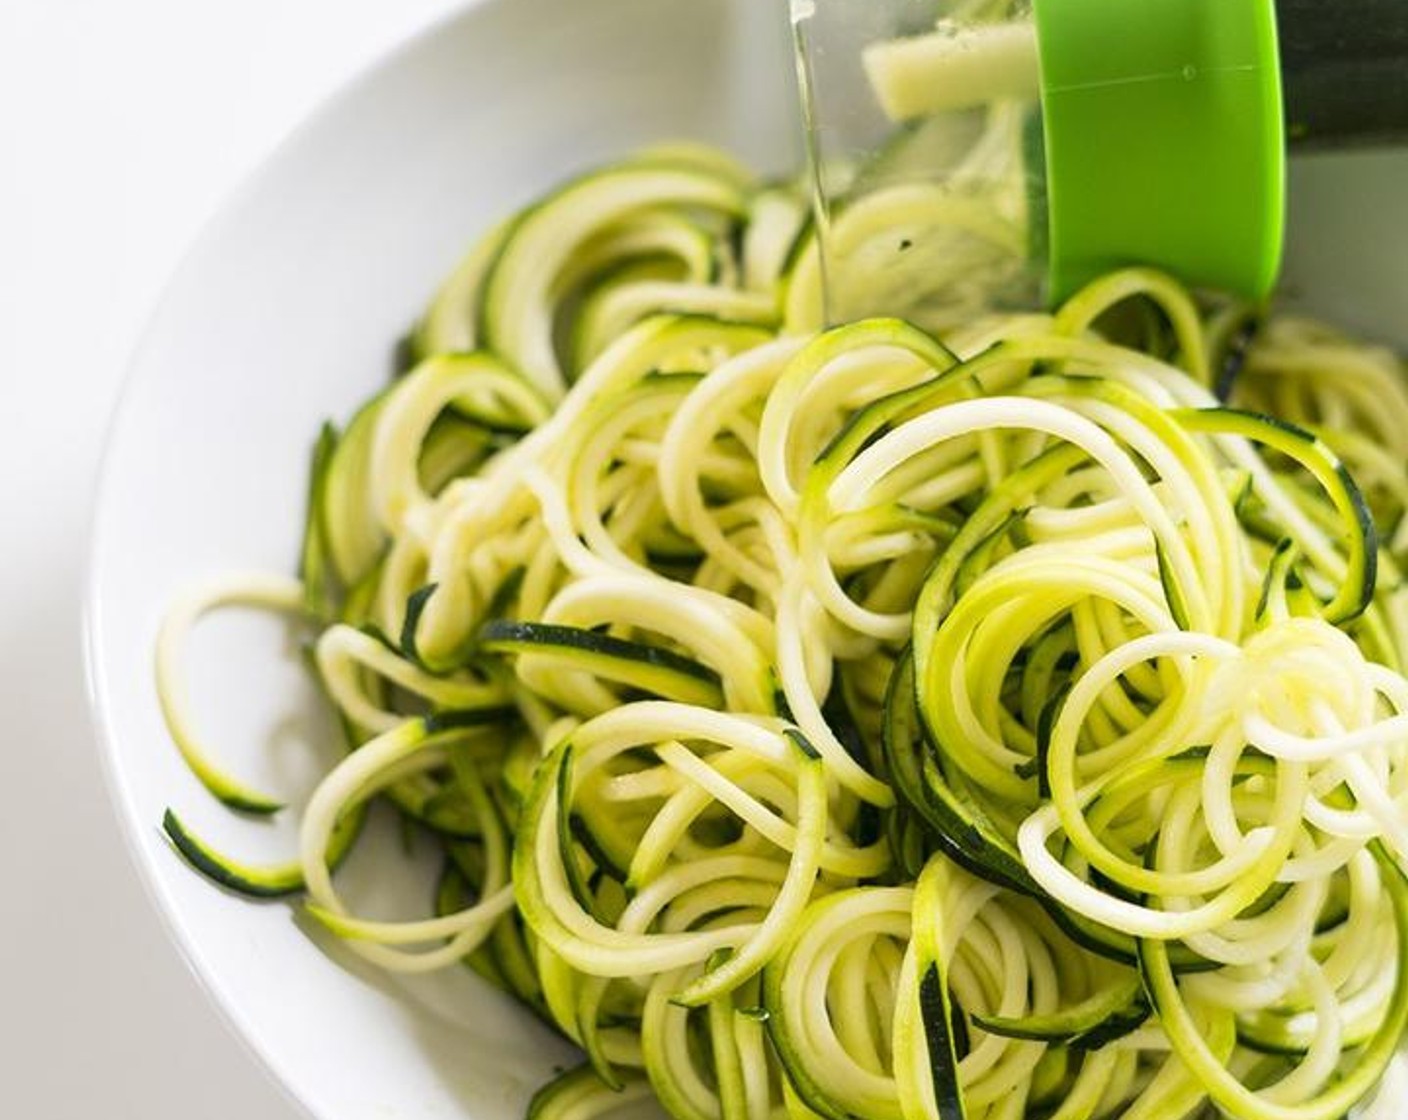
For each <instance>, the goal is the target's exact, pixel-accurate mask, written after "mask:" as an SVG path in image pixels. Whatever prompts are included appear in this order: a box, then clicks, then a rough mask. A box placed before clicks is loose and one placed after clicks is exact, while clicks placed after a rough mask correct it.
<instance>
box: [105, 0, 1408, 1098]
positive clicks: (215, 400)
mask: <svg viewBox="0 0 1408 1120" xmlns="http://www.w3.org/2000/svg"><path fill="white" fill-rule="evenodd" d="M785 44H786V25H785V5H784V4H783V3H782V0H590V2H586V0H492V2H485V3H480V4H476V5H473V6H472V7H470V8H469V9H468V10H466V11H465V12H463V14H461V15H459V16H458V17H456V18H455V19H453V20H451V21H449V22H447V23H445V24H443V25H442V26H440V27H439V28H437V29H436V30H435V31H433V32H432V33H431V34H429V35H427V36H425V37H423V38H421V39H420V40H418V41H416V42H414V43H413V44H411V45H410V46H409V47H407V48H404V49H402V50H400V51H398V52H397V53H396V54H395V55H393V56H392V57H391V58H389V59H388V60H387V61H385V62H384V63H382V64H381V65H380V66H378V67H376V68H375V69H374V70H372V71H371V72H370V73H369V74H367V75H366V76H365V77H364V78H362V79H361V80H360V81H358V82H357V83H355V84H354V85H353V87H352V88H351V89H350V90H349V91H348V92H347V93H345V94H344V95H343V96H341V97H340V98H338V99H337V100H336V101H335V102H334V103H332V104H331V105H330V106H329V107H327V108H326V109H325V110H324V111H323V112H321V113H319V114H318V115H317V116H316V117H315V118H314V119H313V121H312V122H311V123H309V124H308V125H307V126H305V127H304V128H303V129H302V130H301V131H299V132H298V133H297V134H296V136H295V137H294V138H293V139H292V140H291V141H290V142H289V143H287V144H286V145H285V146H284V147H283V149H282V150H281V151H280V152H279V154H278V155H277V156H276V157H275V158H274V159H273V160H271V161H270V162H269V164H268V166H267V167H266V168H265V169H264V170H263V171H262V172H261V173H260V174H259V175H258V176H256V177H255V178H254V179H253V181H252V182H251V183H249V184H248V185H247V186H246V188H245V189H244V190H243V191H242V192H241V193H240V195H239V196H238V197H237V198H236V199H235V200H234V201H233V202H232V203H231V205H230V206H229V207H228V208H227V210H226V211H225V213H224V214H223V216H222V217H221V218H220V219H219V220H218V221H217V222H216V223H215V224H214V225H213V226H212V228H211V229H210V230H209V231H208V232H207V233H206V235H205V236H204V238H203V239H202V240H201V241H200V243H199V245H198V246H197V247H196V249H195V250H194V251H193V252H192V254H191V255H190V257H189V259H188V260H187V261H186V263H185V265H184V267H183V268H182V269H181V271H180V273H179V274H178V276H177V278H176V280H175V281H174V283H173V284H172V287H171V290H170V292H169V294H168V296H167V298H166V300H165V302H164V304H163V305H162V307H161V310H160V312H159V313H158V315H157V316H156V318H155V321H154V322H153V323H152V325H151V328H150V331H149V333H148V335H147V338H146V342H145V344H144V346H143V347H142V349H141V351H140V353H139V355H138V357H137V359H136V362H135V365H134V368H133V370H132V373H131V380H130V383H129V386H128V389H127V392H126V395H125V397H124V400H123V403H122V406H121V408H120V411H119V413H118V416H117V419H116V422H115V425H114V429H113V434H112V437H111V442H110V446H109V448H108V452H107V458H106V465H105V473H104V479H103V485H102V489H101V495H100V499H99V507H98V512H97V520H96V527H95V537H94V556H93V570H92V584H91V592H90V594H91V599H90V603H89V635H88V639H89V661H90V670H91V681H92V694H93V702H94V705H95V711H96V722H97V726H98V728H99V730H100V733H101V738H102V740H103V751H104V756H105V758H106V762H107V766H108V770H109V772H110V776H111V779H112V785H113V789H114V791H115V795H116V797H117V799H118V801H119V803H120V806H121V814H122V816H123V818H124V820H125V821H126V824H127V827H128V833H129V839H130V840H131V843H132V846H133V849H134V851H135V852H136V856H137V860H138V862H139V864H140V865H141V868H142V870H143V872H144V874H145V877H146V880H147V882H148V883H149V884H150V886H151V888H152V893H153V895H154V896H155V898H156V900H157V903H158V905H159V907H160V908H161V910H162V911H163V913H164V914H165V916H166V918H167V919H168V920H169V922H170V925H171V928H172V930H173V932H174V935H175V938H176V941H177V942H178V944H179V945H180V947H181V949H182V951H183V952H184V953H185V954H186V956H187V957H188V958H189V960H190V962H191V963H192V965H193V966H194V968H195V970H196V971H197V972H198V974H199V975H200V976H201V977H202V978H203V979H204V981H205V982H206V984H207V985H208V987H209V989H210V991H211V992H212V994H213V995H214V997H215V999H216V1001H217V1002H218V1003H219V1005H220V1006H221V1008H222V1009H223V1010H224V1011H225V1013H226V1014H227V1015H228V1016H229V1018H230V1020H231V1021H232V1023H233V1025H234V1027H235V1029H236V1030H237V1032H238V1033H239V1034H240V1035H241V1036H242V1037H243V1038H244V1039H245V1040H246V1041H247V1042H248V1043H249V1044H250V1045H251V1046H252V1047H253V1048H254V1050H255V1051H256V1052H257V1053H258V1054H259V1055H260V1056H261V1057H262V1059H263V1060H264V1061H265V1062H266V1063H267V1065H268V1066H269V1068H270V1069H271V1070H272V1071H273V1073H274V1074H275V1076H276V1077H277V1078H278V1079H279V1080H280V1081H281V1082H282V1084H283V1085H284V1086H285V1087H286V1088H287V1089H288V1090H289V1092H290V1094H291V1096H293V1097H294V1098H295V1099H296V1100H298V1101H299V1102H301V1103H302V1104H303V1105H304V1106H305V1107H306V1108H307V1109H308V1111H309V1112H311V1113H312V1114H313V1115H314V1116H316V1117H320V1118H325V1120H333V1118H336V1120H373V1118H377V1120H384V1118H386V1117H391V1116H394V1117H398V1118H401V1120H418V1118H421V1117H439V1118H442V1120H447V1118H451V1117H473V1118H474V1120H499V1118H504V1120H508V1118H510V1117H512V1118H514V1120H516V1118H517V1117H519V1116H521V1115H522V1108H523V1105H524V1103H525V1101H526V1099H527V1097H528V1095H529V1093H530V1092H531V1091H532V1089H533V1087H535V1086H536V1085H537V1084H538V1083H539V1082H540V1081H541V1080H542V1079H543V1078H544V1077H545V1076H546V1075H547V1074H548V1073H549V1072H550V1070H551V1068H552V1066H553V1065H554V1064H556V1063H560V1062H564V1061H568V1060H571V1059H570V1054H569V1053H568V1052H567V1050H566V1048H565V1047H564V1046H563V1045H562V1044H561V1043H560V1042H559V1041H558V1040H556V1039H555V1038H553V1037H552V1036H551V1035H550V1034H549V1033H548V1032H547V1031H545V1030H543V1029H541V1028H540V1027H538V1026H537V1025H536V1024H534V1023H533V1022H531V1021H530V1019H529V1018H528V1016H526V1015H525V1014H523V1013H521V1012H520V1011H518V1010H516V1009H515V1008H514V1006H513V1005H512V1004H511V1002H510V1001H509V1000H507V999H506V998H504V997H502V996H500V995H499V994H498V993H496V992H494V991H493V990H491V989H489V988H488V987H487V986H485V985H483V984H480V983H479V982H477V980H476V979H475V978H473V977H471V976H469V975H468V974H466V973H464V972H462V971H461V970H451V971H450V972H447V973H442V974H438V975H436V976H434V977H431V978H426V979H422V980H419V981H417V982H415V983H404V982H401V981H397V980H391V979H388V978H386V977H383V976H380V975H376V974H374V973H372V972H371V971H369V970H367V969H365V968H361V967H358V966H357V965H356V964H355V963H354V962H352V961H350V960H349V959H348V957H347V955H346V954H345V953H340V952H339V951H338V950H337V947H336V946H329V945H328V944H327V942H326V940H325V939H321V938H318V937H317V935H316V933H313V932H311V931H309V930H307V929H305V928H303V927H302V926H301V925H300V924H298V923H297V922H296V920H295V918H294V910H293V909H292V908H291V907H290V906H288V905H287V904H283V903H274V904H269V905H262V906H260V905H252V904H250V903H248V902H245V901H242V900H239V899H236V898H232V897H230V896H227V895H225V894H223V893H221V892H220V891H218V890H216V889H214V888H213V887H211V885H210V884H209V883H207V882H206V881H204V880H203V879H201V878H199V877H198V876H196V875H195V874H193V873H192V872H191V871H190V870H189V869H188V868H187V867H185V866H184V865H183V864H182V863H181V862H180V861H179V860H178V859H177V858H176V857H175V855H174V854H173V853H172V852H171V851H170V849H169V848H168V846H167V845H166V843H165V842H164V840H163V838H162V836H161V833H160V830H159V822H160V820H161V815H162V811H163V809H165V808H166V807H167V806H168V805H169V806H173V807H175V808H177V809H178V811H180V812H181V813H182V815H183V816H184V817H185V819H186V820H187V821H188V822H189V823H190V824H191V825H192V826H194V827H195V828H196V829H197V830H199V831H201V832H203V833H204V834H205V835H207V836H208V837H210V838H211V839H213V840H215V841H216V842H219V843H224V844H227V845H230V846H231V847H236V848H238V849H239V850H240V851H242V852H246V853H249V854H250V855H252V856H260V855H265V856H272V855H274V854H276V853H280V852H287V851H289V850H290V846H291V844H292V839H293V833H292V828H291V825H290V823H289V822H288V821H281V822H275V823H273V824H267V823H266V824H255V823H251V822H247V821H240V820H235V819H233V818H232V817H231V816H230V815H229V814H228V813H226V812H225V811H224V810H223V809H221V808H220V807H219V806H218V805H215V804H214V803H213V802H212V801H211V799H210V797H209V796H208V795H207V794H205V792H204V791H203V790H202V789H201V788H200V787H199V786H198V785H197V784H196V782H195V781H194V779H192V778H191V776H190V775H189V774H188V773H187V771H186V769H185V767H184V766H183V765H182V763H181V762H180V760H179V759H178V758H177V756H176V753H175V751H174V750H173V749H172V747H171V746H170V743H169V741H168V738H167V736H166V734H165V731H164V730H163V727H162V724H161V721H160V717H159V714H158V711H157V707H156V702H155V697H154V695H153V690H152V681H151V650H152V641H153V634H154V632H155V627H156V623H157V620H158V618H159V617H160V614H161V612H162V609H163V606H164V604H166V603H167V602H168V601H169V599H170V598H171V596H172V595H173V593H174V592H175V591H176V590H177V589H178V588H180V587H183V586H185V585H187V584H189V583H190V582H192V581H193V580H195V579H197V578H198V577H200V576H202V575H204V574H207V573H212V572H217V571H223V570H228V569H231V568H242V567H258V568H263V569H268V570H273V571H287V570H290V569H291V567H292V565H293V561H294V556H295V550H296V544H297V537H298V532H299V524H300V520H301V516H302V504H303V491H302V485H303V477H304V471H305V467H306V458H307V453H308V449H309V447H310V444H311V440H312V437H313V435H314V433H315V432H316V430H317V427H318V425H319V423H320V422H321V421H322V420H323V418H324V417H327V416H332V417H334V418H345V417H346V415H347V414H348V412H349V410H350V409H351V408H352V406H353V405H354V404H355V403H356V402H357V401H358V400H359V399H361V398H362V397H364V396H365V395H367V394H368V393H369V392H370V391H371V390H372V388H373V387H374V386H376V385H377V384H378V383H379V382H380V381H381V380H382V379H383V378H384V377H385V376H386V374H387V371H388V365H389V361H390V355H391V352H392V348H393V346H394V344H395V342H396V340H397V338H398V337H399V336H400V335H401V334H402V332H404V330H405V329H406V327H407V326H408V325H409V324H410V322H411V321H412V319H413V317H414V316H415V314H416V313H417V311H418V310H419V309H420V308H421V307H422V306H423V304H424V302H425V300H426V299H427V297H428V296H429V294H430V293H431V291H432V290H433V288H434V286H435V284H436V282H437V280H438V279H439V278H440V277H441V276H442V275H443V274H444V273H445V272H446V270H447V269H449V267H450V266H451V265H452V264H453V263H454V261H455V260H456V259H457V257H458V255H459V254H460V252H461V251H462V249H463V248H464V246H465V245H466V244H467V242H468V241H469V240H470V239H471V238H472V237H473V236H474V235H475V234H476V233H477V232H478V231H480V230H482V229H484V228H485V226H486V225H487V224H488V223H489V222H490V221H491V220H492V219H494V218H495V217H498V216H501V215H503V214H504V213H506V212H508V211H509V210H510V209H512V208H514V207H516V206H518V205H519V204H521V203H523V202H525V201H526V200H528V199H529V198H531V197H532V196H534V195H535V194H537V193H539V192H540V191H542V190H543V189H545V188H546V187H548V186H549V185H551V184H552V183H554V182H556V181H557V180H559V179H560V178H562V177H563V176H564V175H566V174H568V173H570V172H572V171H573V170H576V169H580V168H583V167H585V166H587V165H590V164H592V163H594V162H598V161H602V160H606V159H610V158H612V157H614V156H616V155H618V154H620V153H623V152H626V151H628V150H629V149H631V148H632V147H634V146H636V145H639V144H641V143H645V142H648V141H652V140H659V139H664V138H672V137H693V138H701V139H705V140H711V141H715V142H718V143H722V144H724V145H726V146H727V147H729V148H732V149H733V150H734V151H735V152H737V153H738V154H740V155H742V156H744V157H745V158H747V159H749V160H750V161H752V162H754V163H756V164H759V165H761V166H763V167H765V168H770V169H774V170H777V169H782V168H786V167H789V166H793V165H794V157H795V154H796V152H797V151H798V149H799V145H798V144H797V143H796V138H795V129H794V124H793V121H794V112H793V107H792V100H791V97H792V95H791V84H790V82H791V79H790V72H789V69H788V65H789V61H788V57H787V54H786V45H785ZM1405 183H1408V161H1405V160H1404V159H1403V158H1402V157H1401V156H1400V157H1387V158H1385V157H1370V158H1355V159H1352V160H1342V159H1337V160H1322V161H1318V162H1315V163H1310V164H1306V165H1304V166H1302V167H1301V168H1299V169H1298V170H1297V181H1296V187H1297V194H1296V197H1297V199H1298V206H1297V209H1296V213H1295V218H1294V221H1295V225H1296V229H1297V231H1298V240H1297V241H1296V243H1295V244H1294V246H1293V248H1292V252H1291V258H1290V260H1291V268H1290V276H1289V280H1288V286H1289V287H1290V288H1291V289H1293V290H1294V291H1295V292H1296V294H1297V296H1298V298H1300V299H1301V300H1302V301H1304V302H1306V303H1308V304H1309V305H1310V306H1312V307H1317V308H1319V309H1321V310H1323V311H1324V312H1325V313H1326V314H1331V315H1334V316H1336V317H1338V318H1340V319H1342V320H1343V321H1345V322H1346V323H1347V324H1348V325H1352V326H1356V327H1360V328H1367V329H1369V330H1372V331H1375V332H1377V333H1379V334H1381V335H1385V336H1387V337H1390V338H1396V339H1397V340H1398V341H1399V342H1404V341H1405V340H1408V191H1405V190H1403V189H1402V185H1403V184H1405ZM289 645H290V642H289V638H288V635H287V634H285V633H284V632H283V631H282V630H281V629H280V628H278V627H277V626H274V625H273V624H272V623H268V622H264V621H261V620H258V619H253V620H251V619H247V618H235V617H232V618H221V619H219V620H212V622H211V623H210V624H209V625H208V626H206V627H204V628H203V629H202V630H201V632H200V634H199V640H198V641H197V642H196V643H195V648H194V651H193V655H194V665H193V682H192V683H193V688H194V693H195V699H196V701H197V705H198V711H199V712H200V713H201V723H202V726H203V727H204V728H205V730H206V733H207V738H209V739H210V740H211V741H212V744H213V746H214V747H215V749H217V750H218V751H219V752H220V753H221V756H222V757H225V758H228V759H230V760H231V763H232V765H233V766H234V768H235V769H236V770H237V772H238V773H240V774H241V775H242V776H244V777H246V778H248V779H249V780H250V781H252V782H254V783H257V784H262V785H263V786H266V787H270V788H273V789H277V790H280V791H286V792H288V793H289V794H290V796H291V798H292V799H293V800H295V801H296V800H297V798H298V796H299V795H300V793H302V792H306V791H307V789H308V788H309V787H310V786H311V783H312V781H313V779H314V776H315V775H316V773H317V772H318V769H319V767H320V766H324V765H326V764H327V761H328V755H327V748H326V746H322V747H320V746H319V742H320V741H322V742H326V741H327V739H328V738H329V736H327V735H326V734H324V732H326V728H323V727H320V725H319V720H318V717H317V715H316V704H314V702H313V700H312V697H311V695H310V691H309V689H308V686H307V683H306V681H305V680H304V678H303V677H302V676H301V673H300V670H299V668H298V667H297V660H296V658H294V657H290V656H281V655H283V654H287V653H288V647H289ZM271 741H272V742H273V744H274V746H273V747H272V749H271V746H270V743H271ZM386 824H387V822H385V821H382V822H380V825H381V826H383V827H384V826H385V825H386ZM367 847H372V845H367ZM391 862H392V865H395V866H400V864H399V862H398V861H397V860H395V859H393V860H392V861H391ZM376 871H377V860H376V858H375V856H374V855H373V857H372V858H371V859H370V860H369V859H366V858H359V859H356V860H354V862H353V864H352V866H350V867H349V869H348V873H347V877H348V878H349V879H350V880H352V881H353V883H352V889H353V891H354V893H356V892H358V891H360V896H359V897H360V898H361V899H363V900H364V901H365V903H366V905H367V906H368V907H369V908H371V909H373V910H375V909H377V908H378V907H380V908H381V909H382V911H383V912H386V910H387V909H388V908H394V907H396V906H402V907H411V906H415V905H417V904H421V905H423V904H424V902H425V899H426V896H427V892H428V880H427V879H426V878H424V877H421V876H416V875H406V874H404V873H401V874H398V875H396V876H394V877H393V881H392V882H391V883H390V884H389V885H388V883H387V882H386V881H385V880H384V877H381V876H378V875H377V874H376Z"/></svg>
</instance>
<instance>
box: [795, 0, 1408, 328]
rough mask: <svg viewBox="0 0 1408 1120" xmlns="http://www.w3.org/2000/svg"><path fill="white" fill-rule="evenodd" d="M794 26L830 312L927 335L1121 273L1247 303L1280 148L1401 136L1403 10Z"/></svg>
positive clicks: (1270, 251) (1406, 122)
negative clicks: (1169, 278)
mask: <svg viewBox="0 0 1408 1120" xmlns="http://www.w3.org/2000/svg"><path fill="white" fill-rule="evenodd" d="M792 16H793V24H794V30H795V41H796V44H797V48H798V53H797V62H798V69H799V75H800V79H801V88H802V94H803V108H804V113H805V115H806V118H807V123H808V132H807V134H808V142H809V145H810V155H811V157H812V160H811V166H812V173H813V176H814V179H815V186H816V189H817V197H818V221H819V222H820V223H821V224H822V227H823V232H824V234H825V244H826V251H827V269H828V304H827V308H828V312H829V313H830V314H831V317H833V318H839V317H847V316H852V315H854V314H857V313H868V312H875V311H881V310H889V309H892V308H893V300H894V298H895V295H896V293H897V292H901V293H903V294H904V295H905V296H906V300H907V301H908V300H911V299H912V300H921V301H927V302H928V303H930V304H931V305H933V306H934V307H935V308H936V312H935V315H936V317H937V318H938V319H939V320H940V321H942V320H943V319H944V317H945V309H947V314H948V315H949V316H953V317H956V316H957V315H959V314H961V313H962V311H963V309H964V308H968V307H972V306H976V305H978V304H979V303H981V302H985V303H986V305H988V306H991V305H993V304H994V303H996V304H997V305H999V306H1000V305H1003V304H1007V305H1011V306H1018V305H1023V304H1025V305H1032V304H1035V303H1041V302H1047V303H1050V302H1054V301H1059V300H1061V299H1063V298H1065V297H1066V296H1068V295H1069V294H1070V293H1071V292H1072V291H1074V290H1075V289H1076V288H1078V287H1079V286H1080V285H1081V284H1083V283H1084V282H1086V281H1087V280H1089V279H1091V278H1092V277H1094V276H1096V275H1099V274H1101V273H1103V272H1106V271H1109V270H1110V269H1113V268H1117V267H1121V266H1126V265H1131V264H1144V265H1152V266H1155V267H1158V268H1161V269H1164V270H1167V271H1169V272H1171V273H1173V274H1175V275H1176V276H1178V277H1179V278H1180V279H1181V280H1183V281H1185V282H1187V283H1189V284H1191V285H1194V286H1196V287H1200V288H1207V289H1213V290H1217V291H1221V292H1226V293H1231V294H1233V295H1236V296H1239V297H1242V298H1245V299H1250V300H1261V299H1264V298H1265V297H1266V296H1267V295H1268V294H1269V293H1270V292H1271V290H1272V288H1273V287H1274V285H1275V282H1276V277H1277V271H1278V267H1279V263H1280V257H1281V244H1282V235H1283V229H1284V225H1285V212H1286V205H1285V202H1286V199H1285V195H1286V161H1287V158H1288V154H1289V153H1292V152H1296V151H1298V150H1301V149H1314V148H1325V147H1340V146H1344V145H1358V144H1378V143H1387V142H1394V141H1401V140H1403V139H1404V138H1405V137H1408V0H1019V2H1013V0H996V2H994V0H944V2H942V3H934V2H932V0H927V2H921V0H793V3H792ZM1405 189H1408V184H1405ZM881 230H885V231H886V234H885V236H884V237H882V236H881V234H880V231H881ZM896 231H899V234H898V236H896V235H895V233H896ZM910 262H912V263H910ZM881 277H889V279H888V280H882V279H880V278H881ZM887 301H888V303H889V305H890V306H889V307H887V306H886V303H887Z"/></svg>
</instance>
